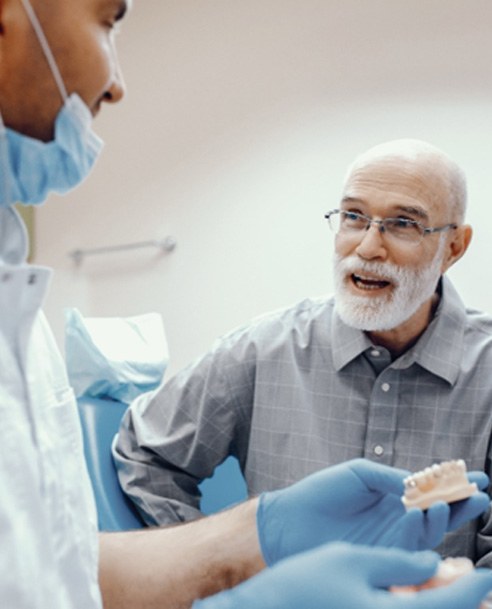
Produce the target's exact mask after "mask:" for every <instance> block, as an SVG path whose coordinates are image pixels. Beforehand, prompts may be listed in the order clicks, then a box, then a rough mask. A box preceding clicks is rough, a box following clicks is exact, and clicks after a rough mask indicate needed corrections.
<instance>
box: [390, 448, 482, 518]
mask: <svg viewBox="0 0 492 609" xmlns="http://www.w3.org/2000/svg"><path fill="white" fill-rule="evenodd" d="M403 482H404V484H405V492H404V494H403V497H402V498H401V500H402V502H403V504H404V506H405V507H406V508H407V509H410V508H413V507H418V508H420V509H422V510H426V509H427V508H428V507H430V506H431V505H432V504H433V503H435V502H436V501H446V503H453V502H454V501H460V500H461V499H467V498H468V497H470V496H471V495H473V494H474V493H476V492H477V491H478V488H477V485H476V484H475V483H471V484H470V482H469V481H468V478H467V476H466V464H465V462H464V461H463V459H458V460H453V461H443V462H442V463H439V464H437V463H436V464H435V465H432V467H426V468H425V469H424V470H422V471H420V472H417V473H415V474H412V475H411V476H408V478H405V480H404V481H403Z"/></svg>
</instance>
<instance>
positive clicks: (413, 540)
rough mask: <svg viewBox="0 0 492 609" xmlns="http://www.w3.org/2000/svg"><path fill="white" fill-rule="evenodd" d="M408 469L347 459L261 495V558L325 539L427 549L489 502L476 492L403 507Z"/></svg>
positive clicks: (480, 479) (477, 476)
mask: <svg viewBox="0 0 492 609" xmlns="http://www.w3.org/2000/svg"><path fill="white" fill-rule="evenodd" d="M408 475H409V472H407V471H405V470H401V469H396V468H392V467H388V466H386V465H381V464H378V463H373V462H371V461H367V460H365V459H354V460H352V461H347V462H346V463H342V464H340V465H336V466H334V467H330V468H327V469H324V470H321V471H319V472H317V473H315V474H312V475H311V476H308V477H307V478H304V480H301V481H300V482H297V483H296V484H293V485H292V486H290V487H287V488H285V489H282V490H280V491H274V492H271V493H264V494H263V495H261V496H260V500H259V506H258V511H257V527H258V536H259V540H260V545H261V550H262V553H263V557H264V559H265V562H266V563H267V564H268V565H273V564H275V563H276V562H277V561H279V560H281V559H282V558H286V557H287V556H291V555H292V554H297V553H298V552H303V551H305V550H309V549H311V548H315V547H317V546H319V545H321V544H323V543H327V542H331V541H349V542H351V543H358V544H364V545H370V546H373V545H374V546H385V547H392V546H395V547H399V548H403V549H407V550H423V549H428V548H434V547H435V546H437V545H438V544H439V543H440V542H441V541H442V539H443V537H444V534H445V533H446V531H451V530H454V529H455V528H458V527H459V526H461V525H462V524H463V523H464V522H466V521H468V520H471V519H472V518H475V517H477V516H478V515H479V514H481V513H482V512H484V511H485V510H486V509H487V507H488V506H489V497H488V496H487V495H486V494H485V493H476V494H475V495H474V496H472V497H470V498H469V499H467V500H464V501H460V502H458V503H456V504H452V505H451V506H450V505H448V504H446V503H444V502H438V503H435V504H434V505H432V506H431V507H430V508H429V509H428V510H427V511H426V512H423V511H422V510H420V509H417V508H412V509H411V510H408V511H407V510H406V509H405V507H404V506H403V503H402V502H401V495H402V494H403V480H404V478H406V476H408ZM469 477H470V479H471V480H472V481H474V482H477V485H478V486H479V488H485V487H486V486H487V484H488V477H487V476H486V475H485V474H484V473H482V472H474V473H473V474H470V475H469Z"/></svg>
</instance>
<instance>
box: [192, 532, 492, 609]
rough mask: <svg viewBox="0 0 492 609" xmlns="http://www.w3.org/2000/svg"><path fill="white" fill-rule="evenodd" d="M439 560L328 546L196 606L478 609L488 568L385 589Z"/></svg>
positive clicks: (490, 575) (491, 574)
mask: <svg viewBox="0 0 492 609" xmlns="http://www.w3.org/2000/svg"><path fill="white" fill-rule="evenodd" d="M438 562H439V557H438V556H437V555H436V554H434V553H433V552H419V553H413V554H412V553H410V552H406V551H404V550H399V549H395V548H392V549H388V548H368V547H365V546H351V545H349V544H343V543H337V544H330V545H327V546H322V547H321V548H317V549H316V550H311V551H310V552H305V553H303V554H299V555H297V556H293V557H291V558H288V559H286V560H283V561H281V562H280V563H279V564H278V565H276V566H275V567H272V568H271V569H266V570H264V571H262V572H261V573H260V574H259V575H257V576H256V577H253V578H252V579H250V580H248V581H247V582H245V583H243V584H241V585H240V586H238V587H237V588H233V589H232V590H228V591H226V592H222V593H220V594H217V595H216V596H212V597H210V598H209V599H205V600H204V601H197V602H195V603H194V604H193V609H300V608H301V607H307V608H309V609H375V608H377V609H429V607H432V609H475V608H477V607H478V606H479V603H480V601H481V600H482V598H484V596H485V595H486V594H487V592H488V591H489V590H492V571H489V570H485V569H484V570H483V571H475V572H474V573H471V574H470V575H467V576H465V577H463V578H461V579H460V580H458V581H456V582H454V583H453V584H451V585H449V586H445V587H442V588H436V589H433V590H424V591H422V592H416V593H415V594H411V595H400V594H394V593H392V592H388V591H387V590H385V588H388V587H389V586H391V585H415V584H421V583H423V582H424V581H426V580H427V579H429V578H430V577H432V575H434V573H435V571H436V568H437V564H438Z"/></svg>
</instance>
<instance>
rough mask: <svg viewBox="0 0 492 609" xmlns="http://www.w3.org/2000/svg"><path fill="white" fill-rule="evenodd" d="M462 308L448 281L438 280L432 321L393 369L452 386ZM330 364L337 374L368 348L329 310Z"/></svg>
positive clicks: (364, 340)
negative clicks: (425, 374)
mask: <svg viewBox="0 0 492 609" xmlns="http://www.w3.org/2000/svg"><path fill="white" fill-rule="evenodd" d="M465 321H466V313H465V307H464V305H463V302H462V300H461V298H460V297H459V295H458V293H457V291H456V290H455V288H454V287H453V285H452V283H451V281H450V280H449V279H447V278H446V277H443V278H442V294H441V299H440V302H439V305H438V307H437V310H436V313H435V315H434V318H433V319H432V321H431V323H430V324H429V326H428V327H427V329H426V330H425V332H424V334H423V335H422V336H421V337H420V339H419V340H418V341H417V343H416V344H415V345H414V346H413V347H412V348H411V349H409V351H407V352H406V353H404V354H403V355H402V356H401V357H399V358H398V359H397V360H395V361H394V362H393V363H392V366H393V367H394V368H399V369H403V368H408V367H409V366H411V365H412V364H413V363H418V364H419V365H420V366H422V367H423V368H425V369H426V370H428V371H429V372H431V373H432V374H435V375H437V376H440V377H441V378H443V379H444V380H446V381H447V382H448V383H450V384H451V385H453V384H454V383H455V382H456V380H457V378H458V375H459V371H460V361H461V352H462V348H463V337H464V331H465ZM332 322H333V323H332V331H331V333H332V345H333V363H334V366H335V370H337V371H339V370H341V369H342V368H343V367H344V366H346V365H347V364H348V363H349V362H351V361H352V360H353V359H355V358H356V357H357V356H359V355H360V354H361V353H363V352H364V351H366V349H368V348H369V347H371V346H372V343H371V341H370V340H369V338H368V337H367V335H366V334H365V333H364V332H362V331H361V330H357V329H356V328H352V327H350V326H347V325H346V324H345V323H344V322H343V321H342V320H341V319H340V317H339V316H338V314H337V313H336V310H335V309H333V320H332Z"/></svg>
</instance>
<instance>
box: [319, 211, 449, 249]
mask: <svg viewBox="0 0 492 609" xmlns="http://www.w3.org/2000/svg"><path fill="white" fill-rule="evenodd" d="M325 218H326V219H327V220H328V224H329V225H330V228H331V229H332V231H333V232H334V233H341V234H344V235H350V234H352V235H357V234H360V233H362V232H363V231H368V230H369V228H370V227H371V225H372V224H376V226H377V228H378V230H379V232H380V233H382V234H384V235H387V236H388V237H392V238H394V239H395V240H397V241H398V242H401V243H403V242H405V243H409V244H412V245H418V244H419V243H420V242H421V241H422V239H423V238H424V237H425V235H431V234H433V233H441V232H444V231H446V230H450V229H453V230H454V229H456V228H458V225H457V224H445V225H444V226H437V227H433V228H428V227H427V226H424V225H423V224H420V222H417V221H416V220H410V219H409V218H383V219H382V220H374V218H370V217H369V216H366V215H364V214H359V213H357V212H355V211H344V210H343V209H332V210H331V211H329V212H328V213H327V214H325Z"/></svg>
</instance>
